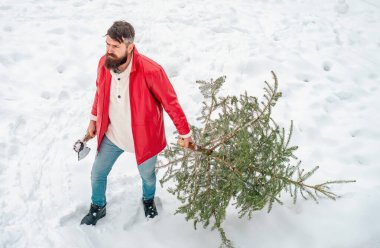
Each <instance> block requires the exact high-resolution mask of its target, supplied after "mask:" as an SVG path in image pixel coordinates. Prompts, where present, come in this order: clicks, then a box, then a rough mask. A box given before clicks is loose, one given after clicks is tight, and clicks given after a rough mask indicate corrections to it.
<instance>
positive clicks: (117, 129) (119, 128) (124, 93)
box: [106, 60, 135, 153]
mask: <svg viewBox="0 0 380 248" xmlns="http://www.w3.org/2000/svg"><path fill="white" fill-rule="evenodd" d="M131 67H132V60H131V62H130V63H129V65H128V67H127V69H125V71H123V72H121V73H117V72H115V71H114V70H111V71H110V72H111V75H112V79H111V92H110V105H109V119H110V124H109V126H108V129H107V132H106V136H107V138H108V139H109V140H111V141H112V143H114V144H115V145H116V146H118V147H119V148H120V149H122V150H124V151H127V152H132V153H134V152H135V149H134V143H133V135H132V125H131V108H130V101H129V74H130V72H131Z"/></svg>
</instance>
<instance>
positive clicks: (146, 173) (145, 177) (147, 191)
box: [138, 155, 157, 200]
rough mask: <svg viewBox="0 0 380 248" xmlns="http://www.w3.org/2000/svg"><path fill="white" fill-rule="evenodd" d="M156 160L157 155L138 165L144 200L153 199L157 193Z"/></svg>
mask: <svg viewBox="0 0 380 248" xmlns="http://www.w3.org/2000/svg"><path fill="white" fill-rule="evenodd" d="M156 161H157V155H156V156H153V157H151V158H150V159H148V160H146V161H145V162H144V163H142V164H140V165H138V169H139V173H140V176H141V179H142V191H143V199H144V200H150V199H153V198H154V195H155V193H156V171H155V169H156Z"/></svg>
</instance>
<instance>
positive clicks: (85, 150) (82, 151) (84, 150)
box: [74, 140, 91, 161]
mask: <svg viewBox="0 0 380 248" xmlns="http://www.w3.org/2000/svg"><path fill="white" fill-rule="evenodd" d="M74 151H76V152H77V153H78V161H79V160H81V159H83V158H84V157H86V156H87V155H88V154H89V152H90V151H91V149H90V148H89V147H87V145H86V143H85V142H83V140H78V141H77V142H75V144H74Z"/></svg>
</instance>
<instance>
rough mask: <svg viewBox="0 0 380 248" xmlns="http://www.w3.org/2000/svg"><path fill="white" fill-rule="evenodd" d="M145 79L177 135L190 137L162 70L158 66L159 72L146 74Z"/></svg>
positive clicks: (171, 88) (173, 92)
mask: <svg viewBox="0 0 380 248" xmlns="http://www.w3.org/2000/svg"><path fill="white" fill-rule="evenodd" d="M146 79H147V83H148V86H149V88H150V90H151V92H152V93H153V95H154V96H155V97H156V99H157V100H158V101H159V102H160V103H161V104H162V106H163V107H164V109H165V111H166V113H168V115H169V116H170V118H171V119H172V121H173V123H174V125H175V126H176V128H177V131H178V133H179V135H180V136H181V137H184V138H185V137H190V136H191V130H190V128H189V124H188V122H187V119H186V116H185V114H184V112H183V110H182V108H181V106H180V104H179V102H178V99H177V95H176V93H175V91H174V88H173V86H172V84H171V83H170V81H169V78H168V76H167V75H166V73H165V71H164V69H163V68H162V67H161V66H160V67H159V70H156V71H154V72H148V73H147V77H146Z"/></svg>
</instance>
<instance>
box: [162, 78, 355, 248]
mask: <svg viewBox="0 0 380 248" xmlns="http://www.w3.org/2000/svg"><path fill="white" fill-rule="evenodd" d="M272 75H273V79H274V83H273V85H272V86H271V85H270V84H269V83H267V82H265V85H266V86H265V88H264V90H265V94H264V99H263V101H260V102H259V100H258V99H257V98H256V97H253V96H249V95H248V94H247V92H245V93H244V94H242V95H240V96H239V97H236V96H225V97H222V96H217V95H218V92H219V90H220V89H221V87H222V85H223V83H224V82H225V79H226V77H225V76H223V77H219V78H218V79H216V80H215V81H214V80H211V81H210V82H206V81H197V82H196V83H197V84H199V89H200V91H201V93H202V95H203V97H204V101H203V103H202V104H203V106H202V109H201V116H200V117H199V118H198V120H199V121H201V123H202V124H203V127H202V128H198V127H195V126H191V130H192V132H193V137H194V140H195V141H196V144H192V146H191V147H190V149H184V148H183V147H182V146H181V145H180V144H172V146H170V147H169V148H167V149H166V150H164V152H163V156H164V157H165V158H166V161H167V163H166V164H165V165H162V162H161V164H160V165H159V166H158V168H165V169H166V171H165V174H164V176H163V177H162V179H161V180H160V183H161V185H163V184H164V183H165V182H168V181H170V180H174V182H175V187H174V188H169V189H168V191H169V192H170V193H172V194H173V195H176V197H177V198H178V199H179V200H180V201H181V203H182V205H181V206H180V207H179V208H178V209H177V211H176V213H182V214H184V215H185V218H186V220H193V221H194V228H195V229H196V228H197V224H198V223H201V224H202V225H203V227H204V228H206V227H208V226H209V225H211V228H212V229H213V230H214V229H217V230H218V231H219V233H220V236H221V239H222V245H221V246H225V247H233V245H232V242H231V241H230V240H229V239H228V238H227V236H226V234H225V232H224V230H223V227H222V223H223V221H224V219H225V217H226V208H227V207H228V206H229V205H230V204H232V205H234V206H235V207H236V209H237V210H238V211H239V217H240V218H242V217H244V216H247V217H248V218H249V219H250V218H251V217H252V214H253V212H254V211H258V210H261V209H263V208H264V207H265V206H267V208H268V212H270V211H271V209H272V206H273V203H274V202H277V203H279V204H281V205H282V204H283V203H282V201H281V200H280V199H279V197H280V193H281V192H283V191H285V192H288V193H289V194H290V196H291V197H292V199H293V202H294V204H295V203H296V200H297V198H298V197H299V196H301V197H303V198H304V199H309V198H311V199H313V200H314V201H316V202H317V203H318V198H321V197H325V198H326V197H327V198H330V199H333V200H335V199H336V198H337V197H339V196H338V195H336V194H334V193H333V192H331V191H330V187H329V186H330V185H331V184H337V183H348V182H355V181H354V180H334V181H327V182H324V183H320V184H316V185H309V184H307V183H306V182H305V181H306V180H307V179H308V178H309V177H310V176H312V175H313V174H314V173H315V171H316V170H317V169H318V166H316V167H314V168H313V169H312V170H311V171H308V172H305V171H304V170H303V169H301V168H300V164H301V161H299V160H298V159H297V157H296V156H295V155H294V152H295V151H296V150H297V148H298V147H297V146H290V139H291V136H292V131H293V123H292V122H291V123H290V128H289V131H287V132H285V129H284V128H281V127H280V126H279V125H278V124H277V123H276V122H275V120H274V119H273V118H272V117H271V113H272V108H273V107H274V106H275V105H276V103H277V101H278V100H279V98H280V97H281V92H279V91H278V82H277V77H276V75H275V74H274V72H272Z"/></svg>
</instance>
